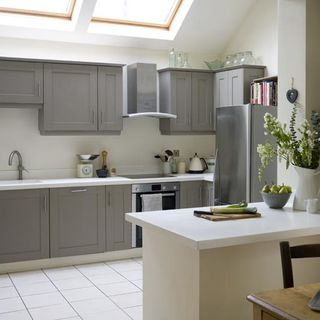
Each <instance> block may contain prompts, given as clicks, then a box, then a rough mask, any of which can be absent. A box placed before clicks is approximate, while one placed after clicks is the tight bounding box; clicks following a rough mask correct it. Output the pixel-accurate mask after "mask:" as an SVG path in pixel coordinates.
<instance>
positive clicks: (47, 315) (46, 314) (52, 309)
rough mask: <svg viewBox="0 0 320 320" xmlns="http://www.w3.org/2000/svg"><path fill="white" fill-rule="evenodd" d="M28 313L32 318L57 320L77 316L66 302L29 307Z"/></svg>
mask: <svg viewBox="0 0 320 320" xmlns="http://www.w3.org/2000/svg"><path fill="white" fill-rule="evenodd" d="M30 313H31V316H32V318H33V320H57V319H66V318H71V317H73V316H77V314H76V313H75V312H74V310H73V309H72V308H71V307H70V305H69V304H67V303H64V304H58V305H54V306H48V307H42V308H35V309H30Z"/></svg>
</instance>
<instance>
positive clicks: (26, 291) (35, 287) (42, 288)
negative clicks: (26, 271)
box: [16, 282, 58, 296]
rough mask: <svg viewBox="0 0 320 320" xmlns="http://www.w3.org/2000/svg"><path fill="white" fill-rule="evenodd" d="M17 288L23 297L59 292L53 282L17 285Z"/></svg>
mask: <svg viewBox="0 0 320 320" xmlns="http://www.w3.org/2000/svg"><path fill="white" fill-rule="evenodd" d="M16 288H17V290H18V292H19V293H20V295H21V296H30V295H33V294H42V293H50V292H57V291H58V290H57V289H56V288H55V286H54V285H53V284H52V283H51V282H38V283H22V284H16Z"/></svg>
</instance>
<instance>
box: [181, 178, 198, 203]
mask: <svg viewBox="0 0 320 320" xmlns="http://www.w3.org/2000/svg"><path fill="white" fill-rule="evenodd" d="M202 182H203V181H188V182H181V183H180V208H195V207H202V206H203V184H202Z"/></svg>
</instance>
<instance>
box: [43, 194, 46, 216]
mask: <svg viewBox="0 0 320 320" xmlns="http://www.w3.org/2000/svg"><path fill="white" fill-rule="evenodd" d="M43 211H44V212H47V196H46V195H44V197H43Z"/></svg>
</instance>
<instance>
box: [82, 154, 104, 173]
mask: <svg viewBox="0 0 320 320" xmlns="http://www.w3.org/2000/svg"><path fill="white" fill-rule="evenodd" d="M78 157H79V159H80V163H79V164H78V165H77V177H78V178H91V177H93V164H92V161H93V160H94V159H97V158H98V157H99V155H98V154H78Z"/></svg>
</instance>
